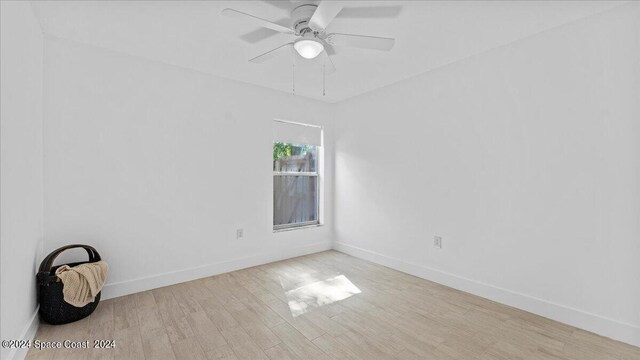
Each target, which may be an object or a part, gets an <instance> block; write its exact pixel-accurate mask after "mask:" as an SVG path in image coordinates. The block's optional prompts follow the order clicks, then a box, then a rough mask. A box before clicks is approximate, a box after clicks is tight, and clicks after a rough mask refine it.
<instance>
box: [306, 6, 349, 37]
mask: <svg viewBox="0 0 640 360" xmlns="http://www.w3.org/2000/svg"><path fill="white" fill-rule="evenodd" d="M342 6H343V5H342V2H340V1H321V2H320V4H319V5H318V8H316V11H315V12H314V13H313V16H312V17H311V19H310V20H309V27H310V28H311V29H312V30H314V31H324V29H326V28H327V26H329V23H331V21H332V20H333V18H335V17H336V15H338V13H339V12H340V10H342Z"/></svg>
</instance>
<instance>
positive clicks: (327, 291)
mask: <svg viewBox="0 0 640 360" xmlns="http://www.w3.org/2000/svg"><path fill="white" fill-rule="evenodd" d="M360 293H361V291H360V289H358V288H357V287H356V286H355V285H353V283H352V282H351V281H349V279H347V277H346V276H344V275H338V276H336V277H332V278H330V279H327V280H323V281H317V282H314V283H312V284H308V285H304V286H301V287H299V288H297V289H293V290H289V291H287V292H286V295H287V300H288V302H289V309H290V310H291V315H293V316H299V315H302V314H304V313H306V312H308V311H310V310H311V309H314V308H318V307H320V306H324V305H328V304H331V303H334V302H336V301H340V300H344V299H346V298H348V297H351V296H353V295H355V294H360Z"/></svg>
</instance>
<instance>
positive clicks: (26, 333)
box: [3, 307, 40, 360]
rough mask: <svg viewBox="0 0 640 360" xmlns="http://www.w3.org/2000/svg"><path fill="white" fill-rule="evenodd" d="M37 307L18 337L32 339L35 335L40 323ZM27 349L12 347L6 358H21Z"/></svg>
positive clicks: (25, 354)
mask: <svg viewBox="0 0 640 360" xmlns="http://www.w3.org/2000/svg"><path fill="white" fill-rule="evenodd" d="M39 309H40V307H36V311H34V312H33V314H32V315H31V318H30V319H29V322H28V323H27V324H26V325H25V327H24V330H22V333H21V334H20V335H21V336H20V337H19V339H21V340H33V339H34V338H35V337H36V332H38V326H39V325H40V318H39V317H38V310H39ZM3 340H5V339H3ZM28 351H29V349H12V350H11V351H10V352H9V354H8V356H7V360H22V359H24V358H25V357H26V356H27V352H28Z"/></svg>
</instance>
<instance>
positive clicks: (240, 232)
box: [236, 229, 244, 240]
mask: <svg viewBox="0 0 640 360" xmlns="http://www.w3.org/2000/svg"><path fill="white" fill-rule="evenodd" d="M243 237H244V230H243V229H237V230H236V240H238V239H242V238H243Z"/></svg>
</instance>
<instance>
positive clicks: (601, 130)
mask: <svg viewBox="0 0 640 360" xmlns="http://www.w3.org/2000/svg"><path fill="white" fill-rule="evenodd" d="M639 7H640V4H638V3H634V4H630V5H624V6H622V7H618V8H615V9H613V10H611V11H608V12H606V13H602V14H598V15H595V16H592V17H590V18H586V19H584V20H581V21H579V22H576V23H573V24H570V25H567V26H563V27H560V28H556V29H552V30H550V31H547V32H544V33H541V34H538V35H536V36H533V37H530V38H527V39H524V40H522V41H519V42H516V43H512V44H510V45H507V46H504V47H501V48H498V49H494V50H492V51H489V52H486V53H484V54H481V55H478V56H474V57H472V58H468V59H465V60H463V61H460V62H457V63H454V64H452V65H449V66H447V67H444V68H441V69H438V70H436V71H433V72H430V73H426V74H423V75H421V76H419V77H416V78H413V79H410V80H407V81H403V82H401V83H398V84H395V85H392V86H389V87H386V88H383V89H380V90H378V91H375V92H372V93H369V94H365V95H362V96H359V97H357V98H353V99H351V100H348V101H346V102H343V103H341V104H339V106H338V108H337V114H338V115H337V116H338V117H337V120H336V124H337V128H336V133H337V134H338V136H337V138H336V144H335V146H336V169H335V174H336V177H335V189H336V192H335V209H334V212H335V218H336V222H335V227H336V230H335V231H336V239H337V243H336V247H337V248H338V249H340V250H343V251H346V252H349V253H351V254H355V255H359V256H362V257H365V258H368V259H371V260H374V261H377V262H380V263H383V264H386V265H389V266H392V267H395V268H398V269H401V270H404V271H407V272H410V273H413V274H416V275H418V276H423V277H426V278H431V279H434V280H436V281H438V282H441V283H444V284H448V285H451V286H454V287H457V288H461V289H464V290H467V291H470V292H473V293H476V294H480V295H483V296H485V297H489V298H492V299H495V300H498V301H501V302H504V303H508V304H511V305H515V306H517V307H521V308H524V309H526V310H530V311H532V312H536V313H539V314H542V315H544V316H548V317H552V318H555V319H558V320H561V321H563V322H567V323H570V324H573V325H576V326H579V327H582V328H585V329H587V330H592V331H595V332H598V333H601V334H604V335H606V336H610V337H614V338H617V339H620V340H623V341H626V342H630V343H634V344H636V345H640V306H639V305H638V304H640V261H639V260H638V259H639V258H640V220H639V219H640V142H638V139H639V138H640V45H639V32H640V31H639V30H640V28H639V26H638V21H637V20H638V19H639V18H640V11H639ZM434 234H439V235H441V236H442V237H443V248H442V249H441V250H438V249H436V248H434V247H433V235H434Z"/></svg>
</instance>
